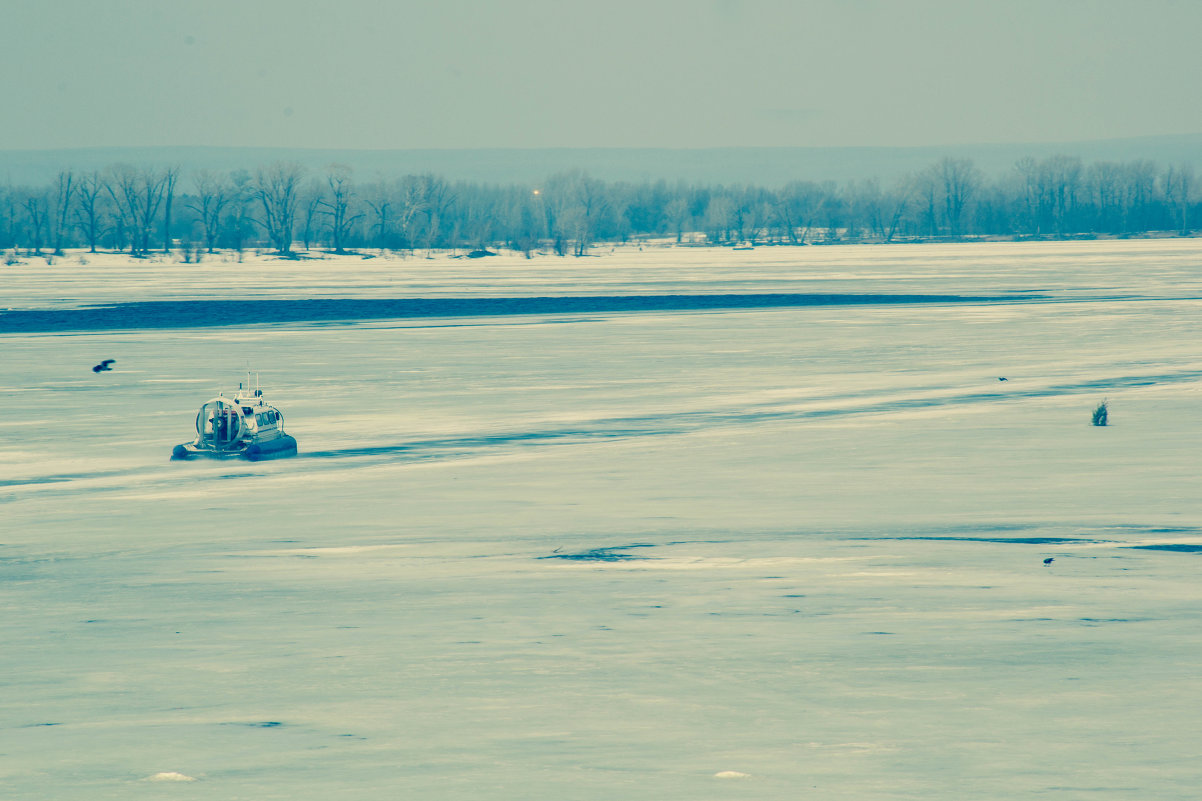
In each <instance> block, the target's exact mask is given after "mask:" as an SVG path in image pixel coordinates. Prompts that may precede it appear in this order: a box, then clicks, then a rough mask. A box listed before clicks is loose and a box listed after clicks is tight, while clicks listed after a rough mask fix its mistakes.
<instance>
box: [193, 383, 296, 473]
mask: <svg viewBox="0 0 1202 801" xmlns="http://www.w3.org/2000/svg"><path fill="white" fill-rule="evenodd" d="M295 455H296V440H295V439H293V438H292V437H290V436H288V435H287V434H285V433H284V416H283V415H282V414H280V410H279V409H277V408H275V407H274V406H271V405H269V404H268V403H266V402H265V401H264V400H263V391H262V390H261V389H254V390H251V389H249V388H247V389H243V385H242V384H239V385H238V392H237V393H235V394H234V397H232V398H228V397H226V396H225V395H224V394H219V395H218V396H217V397H215V398H213V399H212V400H210V401H208V402H206V403H205V404H204V405H203V406H201V407H200V411H199V412H198V413H197V414H196V439H195V440H193V441H192V442H185V443H184V444H182V445H176V446H175V449H174V450H172V451H171V458H172V459H191V458H192V457H193V456H207V457H209V458H212V459H233V458H242V459H248V460H250V461H252V462H257V461H259V460H261V459H282V458H284V457H286V456H295Z"/></svg>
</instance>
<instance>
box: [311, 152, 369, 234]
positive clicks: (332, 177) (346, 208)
mask: <svg viewBox="0 0 1202 801" xmlns="http://www.w3.org/2000/svg"><path fill="white" fill-rule="evenodd" d="M326 183H327V184H328V185H329V187H330V199H329V200H328V201H327V200H322V201H321V203H320V205H321V206H322V208H324V209H325V211H324V212H323V213H324V214H325V215H326V216H327V217H328V218H329V222H330V239H331V242H332V244H333V245H334V252H335V253H339V254H341V253H345V252H346V250H345V246H346V239H347V236H349V234H350V230H351V227H352V226H353V225H354V224H355V223H356V222H358V221H359V220H360V219H361V218H362V217H363V215H362V214H359V213H356V212H355V211H354V209H353V208H352V205H351V204H352V203H353V202H354V198H355V185H354V183H353V182H352V181H351V168H350V167H348V166H346V165H345V164H333V165H330V169H329V174H328V175H327V176H326Z"/></svg>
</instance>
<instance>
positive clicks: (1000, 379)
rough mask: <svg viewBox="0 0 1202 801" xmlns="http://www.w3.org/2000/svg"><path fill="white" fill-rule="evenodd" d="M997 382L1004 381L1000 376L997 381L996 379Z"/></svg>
mask: <svg viewBox="0 0 1202 801" xmlns="http://www.w3.org/2000/svg"><path fill="white" fill-rule="evenodd" d="M997 380H998V381H1005V380H1006V379H1004V378H1002V377H1001V376H998V379H997Z"/></svg>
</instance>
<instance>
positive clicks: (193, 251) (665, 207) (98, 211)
mask: <svg viewBox="0 0 1202 801" xmlns="http://www.w3.org/2000/svg"><path fill="white" fill-rule="evenodd" d="M1198 205H1199V197H1198V181H1197V180H1196V178H1195V176H1194V172H1193V168H1192V167H1191V166H1190V165H1188V164H1186V165H1170V166H1168V167H1166V168H1161V167H1159V166H1158V165H1157V164H1155V163H1154V162H1152V161H1149V160H1135V161H1130V162H1107V161H1101V162H1094V163H1091V164H1085V163H1083V162H1082V161H1081V159H1079V158H1075V157H1072V156H1053V157H1050V158H1046V159H1041V160H1036V159H1033V158H1025V159H1021V160H1019V161H1018V162H1017V163H1016V164H1015V165H1014V167H1013V168H1012V169H1011V170H1009V171H1007V172H1006V173H1005V174H1003V175H999V176H994V177H992V178H990V177H987V176H985V175H984V174H983V173H982V171H981V170H979V169H978V168H977V167H976V166H975V165H974V164H973V162H972V161H971V160H968V159H955V158H945V159H942V160H940V161H939V162H937V163H935V164H932V165H931V166H929V167H928V168H926V169H924V170H922V171H920V172H918V173H915V174H911V175H908V176H906V177H905V178H903V179H901V180H898V181H896V182H894V183H892V184H891V185H888V186H884V185H882V183H881V182H880V181H877V180H866V181H851V182H844V183H838V182H834V181H822V182H814V181H791V182H789V183H786V184H784V185H783V186H781V187H779V188H766V187H762V186H755V185H712V184H692V183H687V182H678V183H672V184H670V183H668V182H666V181H658V182H643V183H631V182H622V181H604V180H600V179H597V178H594V177H592V176H590V175H588V174H586V173H584V172H581V171H572V172H563V173H558V174H556V175H553V176H551V177H550V178H548V179H547V180H546V181H545V182H543V183H542V184H540V185H539V186H528V185H496V184H484V183H475V182H470V181H456V182H451V181H448V180H446V179H444V178H441V177H439V176H436V175H407V176H404V177H399V178H389V179H384V178H377V179H374V180H368V181H360V180H357V179H356V176H355V175H354V173H353V171H352V170H351V169H350V168H349V167H346V166H342V165H331V166H329V167H328V168H326V169H325V170H323V171H321V172H320V173H317V174H314V173H312V172H310V171H308V170H306V168H304V167H302V166H301V165H299V164H295V163H287V162H276V163H273V164H271V165H268V166H264V167H261V168H259V169H256V170H254V171H253V172H251V171H249V170H235V171H232V172H228V173H222V172H214V171H206V170H200V171H197V172H195V173H192V174H190V175H188V176H186V179H185V176H182V175H181V170H180V168H178V167H150V166H138V165H130V164H118V165H113V166H111V167H109V168H107V169H104V170H94V171H91V172H76V171H73V170H70V169H64V170H62V171H60V172H59V173H58V175H57V176H56V178H55V179H54V180H53V181H51V182H50V183H49V184H47V185H42V186H13V185H0V250H5V251H7V252H9V253H10V254H20V253H24V254H27V255H44V254H45V255H54V254H61V253H63V251H64V249H65V248H86V249H88V250H90V251H92V252H96V251H98V250H109V251H127V252H129V253H130V254H132V255H134V256H145V255H147V254H150V253H152V252H156V251H181V252H183V253H184V254H185V256H186V257H188V258H199V257H200V254H201V253H203V252H210V253H211V252H215V251H217V250H232V251H237V252H242V251H244V250H246V249H271V250H274V251H276V252H277V253H279V254H281V255H286V256H287V255H295V254H296V253H297V252H298V251H309V250H312V249H315V248H319V249H323V250H327V251H331V252H333V253H346V252H348V251H353V250H356V249H368V248H370V249H383V250H392V251H401V252H404V251H417V250H426V251H429V250H435V249H465V250H478V251H483V250H487V249H489V248H496V247H508V248H511V249H513V250H516V251H520V252H522V253H524V254H526V255H527V256H530V255H531V254H533V253H534V252H536V251H553V252H555V253H557V254H559V255H565V256H566V255H575V256H583V255H586V254H587V253H588V252H589V250H590V248H592V247H594V246H596V245H598V244H600V243H617V242H628V241H632V240H638V239H643V238H650V237H669V238H671V239H672V240H673V241H675V242H677V243H681V244H685V243H688V244H706V245H731V244H740V243H742V244H760V245H767V244H782V245H784V244H787V245H803V244H818V243H838V242H882V243H888V242H905V241H931V240H962V239H969V238H982V237H1000V238H1006V237H1009V238H1047V239H1063V238H1078V237H1095V236H1120V237H1121V236H1137V235H1146V234H1148V233H1151V232H1175V233H1178V234H1180V235H1188V234H1189V233H1190V232H1191V230H1192V225H1193V220H1194V218H1195V216H1196V215H1197V213H1198V211H1199V209H1198Z"/></svg>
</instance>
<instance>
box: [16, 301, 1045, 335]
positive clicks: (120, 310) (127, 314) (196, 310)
mask: <svg viewBox="0 0 1202 801" xmlns="http://www.w3.org/2000/svg"><path fill="white" fill-rule="evenodd" d="M1038 298H1039V296H1027V297H1026V298H1025V299H1038ZM1016 299H1018V298H1015V297H1013V296H1011V297H1003V296H998V297H976V296H972V297H969V296H962V295H883V294H801V293H783V292H782V293H770V294H725V295H611V296H565V297H541V298H513V297H509V298H299V299H287V300H283V299H276V300H271V299H267V300H154V301H138V302H133V303H119V304H113V305H109V306H87V307H84V308H78V309H6V310H2V311H0V333H6V334H7V333H29V332H49V331H115V330H125V329H131V328H138V329H164V328H205V327H212V326H225V325H258V324H263V323H298V322H307V323H318V322H335V321H354V320H386V319H405V318H424V317H504V316H509V315H516V314H593V313H598V312H669V311H722V310H735V309H767V308H790V307H799V306H868V305H870V306H877V305H896V304H915V303H924V304H925V303H946V304H951V303H974V302H975V303H987V302H997V301H1006V302H1013V301H1014V300H1016Z"/></svg>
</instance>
